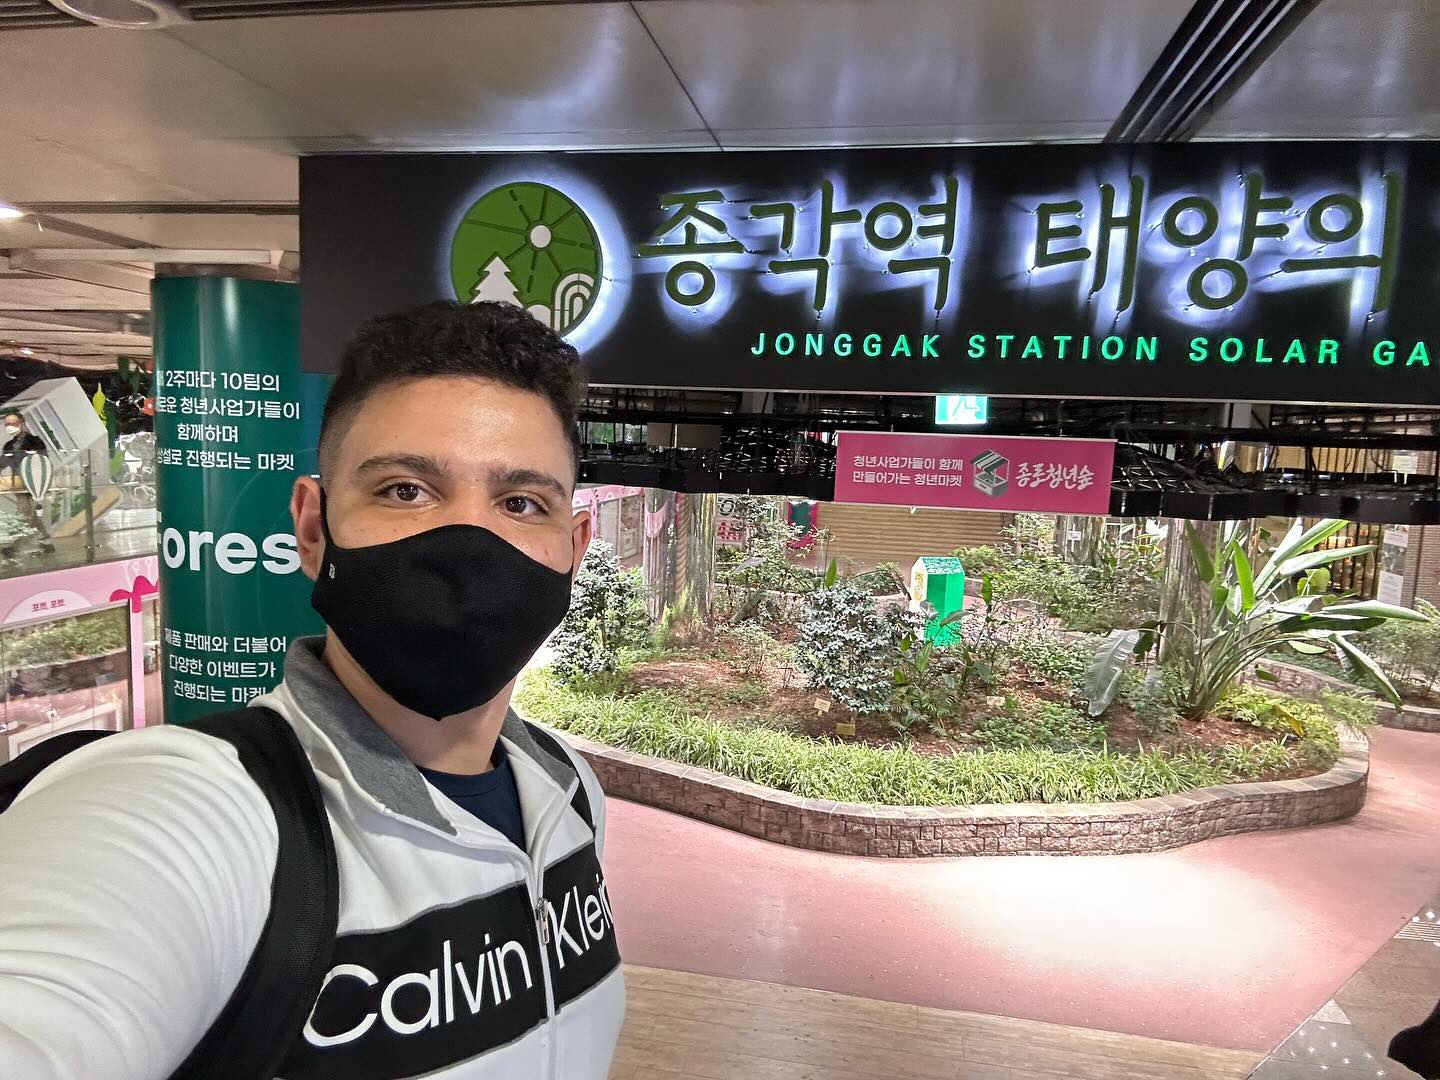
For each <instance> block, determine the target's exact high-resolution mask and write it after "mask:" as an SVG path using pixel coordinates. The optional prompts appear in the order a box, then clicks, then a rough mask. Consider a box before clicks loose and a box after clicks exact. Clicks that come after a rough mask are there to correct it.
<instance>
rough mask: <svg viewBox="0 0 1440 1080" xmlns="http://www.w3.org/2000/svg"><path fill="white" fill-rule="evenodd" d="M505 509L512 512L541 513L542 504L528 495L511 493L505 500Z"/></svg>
mask: <svg viewBox="0 0 1440 1080" xmlns="http://www.w3.org/2000/svg"><path fill="white" fill-rule="evenodd" d="M505 510H506V512H507V513H510V514H533V513H539V512H540V510H541V507H540V504H539V503H537V502H536V501H535V500H534V499H532V498H530V496H528V495H511V496H510V497H509V498H508V499H506V500H505Z"/></svg>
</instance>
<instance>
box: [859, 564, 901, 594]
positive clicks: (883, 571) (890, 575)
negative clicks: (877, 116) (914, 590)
mask: <svg viewBox="0 0 1440 1080" xmlns="http://www.w3.org/2000/svg"><path fill="white" fill-rule="evenodd" d="M853 580H854V581H855V584H856V585H858V586H859V587H860V588H862V589H864V590H865V591H866V592H868V593H869V594H870V595H871V596H896V595H899V596H905V597H908V596H909V595H910V589H909V587H908V584H909V583H908V582H907V580H906V578H905V575H904V574H902V573H901V572H900V567H899V566H897V565H896V564H895V563H893V562H891V563H881V564H880V565H879V566H877V567H875V569H873V570H866V571H865V572H864V573H860V574H856V575H855V577H854V579H853Z"/></svg>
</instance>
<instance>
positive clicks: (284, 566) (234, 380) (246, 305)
mask: <svg viewBox="0 0 1440 1080" xmlns="http://www.w3.org/2000/svg"><path fill="white" fill-rule="evenodd" d="M152 299H153V310H154V320H155V331H154V333H155V448H156V449H155V459H156V465H157V466H158V473H159V483H158V491H157V496H158V502H159V511H160V594H161V611H162V613H163V619H164V628H163V635H162V636H163V640H164V648H163V655H164V672H165V676H164V687H165V719H166V721H167V722H170V723H182V724H183V723H187V722H189V721H191V720H194V719H197V718H198V717H201V716H204V715H206V714H207V713H212V712H217V711H220V710H223V709H231V708H238V707H240V706H242V705H244V704H245V703H247V702H248V701H250V699H251V698H253V697H255V696H256V695H257V694H261V693H264V692H265V691H267V690H269V689H271V688H273V687H274V686H275V685H276V684H277V683H278V682H279V681H280V678H281V676H282V675H283V672H284V654H285V649H286V647H287V646H288V644H289V642H290V640H291V639H292V638H294V637H296V636H298V635H300V634H306V633H315V632H318V631H319V630H320V629H321V623H320V620H319V617H318V616H316V615H315V613H314V612H313V611H312V610H311V608H310V582H309V580H308V579H307V578H306V577H305V575H304V574H302V573H301V572H300V557H299V554H298V553H297V550H296V545H295V536H294V530H293V527H292V525H291V521H290V511H289V502H290V489H291V486H292V485H293V484H294V481H295V476H296V475H297V473H299V472H300V471H302V470H304V471H308V469H309V468H310V467H311V464H310V463H311V462H312V461H313V452H312V451H313V447H312V446H311V445H310V443H311V441H312V440H313V438H314V435H313V430H307V429H313V425H312V424H311V423H310V422H309V421H310V420H311V418H310V417H306V416H303V415H302V413H303V412H304V411H305V409H306V408H307V407H313V405H311V403H310V402H302V398H304V397H305V396H306V394H305V391H306V389H307V387H306V386H305V385H304V383H303V381H302V376H301V373H300V325H299V324H300V291H299V286H297V285H293V284H289V283H285V282H274V281H245V280H240V279H236V278H218V277H194V278H185V277H175V278H159V279H157V280H156V281H155V283H154V286H153V297H152Z"/></svg>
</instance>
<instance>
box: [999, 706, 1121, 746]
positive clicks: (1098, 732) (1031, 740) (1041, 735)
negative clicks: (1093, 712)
mask: <svg viewBox="0 0 1440 1080" xmlns="http://www.w3.org/2000/svg"><path fill="white" fill-rule="evenodd" d="M975 741H976V742H978V743H980V744H981V745H983V746H993V747H997V748H1000V749H1005V750H1031V749H1049V750H1074V749H1079V748H1091V749H1098V748H1100V747H1102V746H1104V745H1105V725H1104V723H1103V722H1102V721H1099V720H1095V719H1092V718H1091V717H1089V716H1086V715H1085V714H1084V713H1083V712H1081V711H1080V710H1079V709H1076V708H1074V707H1072V706H1069V705H1061V704H1059V703H1058V702H1054V701H1029V702H1025V703H1024V704H1023V705H1022V704H1021V703H1020V702H1018V701H1016V700H1015V699H1014V698H1013V697H1007V698H1006V699H1005V705H1004V708H1003V710H1002V711H1001V712H1000V713H999V714H998V715H994V716H987V717H984V718H982V719H981V720H980V721H979V722H978V723H976V725H975Z"/></svg>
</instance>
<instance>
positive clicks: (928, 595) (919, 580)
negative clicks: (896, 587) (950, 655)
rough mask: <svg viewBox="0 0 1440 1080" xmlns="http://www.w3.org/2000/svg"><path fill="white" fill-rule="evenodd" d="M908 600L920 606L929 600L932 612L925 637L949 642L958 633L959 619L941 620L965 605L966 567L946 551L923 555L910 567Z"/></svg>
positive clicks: (945, 643) (955, 637)
mask: <svg viewBox="0 0 1440 1080" xmlns="http://www.w3.org/2000/svg"><path fill="white" fill-rule="evenodd" d="M910 600H911V603H912V604H913V605H914V606H915V607H916V608H919V607H920V606H921V605H922V604H929V605H930V606H931V607H933V608H934V609H935V616H934V618H932V619H931V620H930V622H929V623H928V624H927V625H926V627H925V638H926V640H927V641H934V642H936V643H937V644H939V645H948V644H950V642H952V641H955V640H956V639H957V638H959V636H960V626H959V623H958V622H956V623H951V624H950V625H949V626H943V627H942V626H941V625H940V624H941V622H943V621H944V619H945V618H946V617H947V616H949V615H953V614H954V613H955V612H957V611H961V610H963V609H964V607H965V567H964V566H962V565H961V563H960V560H959V559H956V558H954V557H952V556H949V555H922V556H920V558H918V559H916V560H915V565H914V566H912V567H911V568H910Z"/></svg>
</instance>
